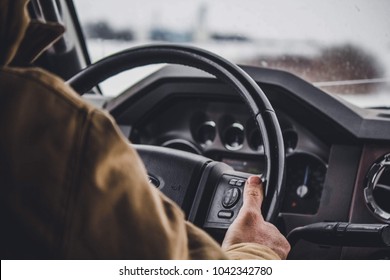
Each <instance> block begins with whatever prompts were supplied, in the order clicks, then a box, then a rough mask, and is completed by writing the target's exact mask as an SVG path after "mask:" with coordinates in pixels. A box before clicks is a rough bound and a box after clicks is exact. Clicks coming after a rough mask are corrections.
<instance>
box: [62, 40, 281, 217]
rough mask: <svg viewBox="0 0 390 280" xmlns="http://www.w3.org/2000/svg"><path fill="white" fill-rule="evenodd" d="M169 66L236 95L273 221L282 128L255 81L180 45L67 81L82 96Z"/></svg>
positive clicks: (92, 68)
mask: <svg viewBox="0 0 390 280" xmlns="http://www.w3.org/2000/svg"><path fill="white" fill-rule="evenodd" d="M159 63H169V64H179V65H186V66H190V67H194V68H198V69H200V70H203V71H205V72H208V73H209V74H212V75H214V76H216V77H217V78H218V79H220V80H222V81H224V82H225V83H227V84H228V85H230V86H231V87H232V88H233V89H235V91H237V92H238V93H239V95H240V96H241V98H242V99H243V100H244V102H245V103H246V105H247V106H248V107H249V109H250V112H251V114H252V116H253V118H254V120H255V123H256V125H257V127H258V128H259V131H260V135H261V137H262V140H263V145H264V155H265V158H266V172H265V173H264V174H263V180H264V184H265V196H264V201H263V206H262V212H263V215H264V218H265V220H267V221H269V222H274V221H275V219H276V217H277V215H278V213H279V209H280V206H281V205H280V202H281V199H282V195H283V193H284V166H285V153H284V143H283V138H282V133H281V129H280V126H279V122H278V120H277V117H276V114H275V111H274V110H273V108H272V106H271V104H270V102H269V100H268V98H267V97H266V95H265V94H264V92H263V91H262V90H261V88H260V87H259V86H258V85H257V84H256V82H255V81H254V80H253V79H252V78H251V77H250V76H249V75H248V74H247V73H246V72H244V71H243V70H242V69H241V68H240V67H238V66H237V65H235V64H233V63H231V62H229V61H228V60H226V59H224V58H222V57H220V56H218V55H216V54H213V53H211V52H209V51H206V50H203V49H200V48H196V47H192V46H182V45H171V44H169V45H147V46H141V47H135V48H130V49H126V50H124V51H121V52H118V53H116V54H113V55H111V56H108V57H106V58H104V59H102V60H100V61H98V62H96V63H94V64H91V65H89V66H88V67H86V68H85V69H83V70H81V71H80V72H79V73H77V74H76V75H75V76H73V77H72V78H71V79H69V80H68V81H67V83H68V84H69V85H70V86H71V87H73V89H74V90H75V91H76V92H79V93H81V94H83V93H84V92H86V91H88V90H90V89H92V88H93V87H94V86H96V85H97V84H99V83H100V82H102V81H104V80H106V79H107V78H109V77H112V76H114V75H116V74H118V73H120V72H122V71H126V70H130V69H133V68H136V67H139V66H145V65H150V64H159Z"/></svg>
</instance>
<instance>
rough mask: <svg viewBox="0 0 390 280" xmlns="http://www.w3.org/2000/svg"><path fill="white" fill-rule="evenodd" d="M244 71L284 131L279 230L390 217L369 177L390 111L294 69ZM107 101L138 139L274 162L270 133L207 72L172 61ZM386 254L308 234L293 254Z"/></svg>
mask: <svg viewBox="0 0 390 280" xmlns="http://www.w3.org/2000/svg"><path fill="white" fill-rule="evenodd" d="M243 69H244V70H245V71H247V73H248V74H249V75H251V76H252V78H254V80H255V81H256V82H257V83H258V84H259V85H260V86H261V88H262V89H263V90H264V92H265V94H266V95H267V97H268V99H269V100H270V102H271V104H272V106H273V108H274V109H275V112H276V114H277V117H278V120H279V123H280V126H281V130H282V134H283V140H284V145H285V152H286V173H285V182H286V194H285V197H284V201H283V203H282V207H281V212H280V214H279V217H278V220H277V222H276V225H277V227H278V228H279V230H280V231H281V232H282V233H284V234H286V235H287V234H288V233H289V232H291V231H292V230H293V229H295V228H297V227H301V226H305V225H309V224H313V223H318V222H350V223H351V222H352V223H369V224H372V223H383V221H382V220H380V219H378V218H376V217H375V215H373V214H372V211H371V210H370V209H369V207H368V206H367V205H366V203H365V201H364V188H365V187H364V185H365V182H366V179H365V178H366V176H367V173H368V172H369V169H370V166H372V165H373V164H374V163H375V162H376V161H378V159H379V158H381V157H383V155H385V154H389V153H390V145H389V144H388V143H390V131H389V130H388V127H389V125H390V114H388V112H387V111H381V110H364V109H361V108H357V107H354V106H353V105H350V104H348V103H346V102H345V101H343V100H341V99H339V98H337V97H334V96H330V95H329V94H326V93H325V92H323V91H321V90H320V89H318V88H316V87H314V86H312V85H310V84H308V83H306V82H305V81H303V80H301V79H299V78H298V77H296V76H294V75H291V74H289V73H286V72H282V71H277V70H271V69H262V68H253V67H244V68H243ZM105 108H106V109H107V110H108V111H109V112H110V113H111V114H112V115H113V117H114V118H115V120H116V121H117V123H118V124H119V126H120V128H121V129H122V132H123V133H124V135H125V136H126V137H127V138H128V139H130V140H131V142H133V143H136V144H148V145H155V146H164V147H169V148H173V149H179V150H184V151H188V152H191V153H194V154H199V155H202V156H205V157H208V158H211V159H214V160H217V161H221V162H224V163H226V164H228V165H230V166H231V167H233V168H234V169H235V170H237V171H243V172H249V173H255V174H258V173H262V172H263V171H264V169H265V168H266V167H265V166H264V162H265V161H264V152H263V148H262V140H261V139H260V137H259V132H258V131H257V129H256V128H255V127H254V124H253V121H252V119H251V118H252V117H251V114H250V112H249V111H248V110H247V108H246V106H245V105H244V103H243V102H242V101H241V99H240V98H239V97H238V95H237V94H236V93H235V92H234V90H232V89H230V88H229V87H228V86H226V85H225V84H223V83H222V82H219V81H217V80H216V79H215V78H214V77H213V76H211V75H208V74H206V73H203V72H200V71H198V70H195V69H190V68H187V67H181V66H167V67H164V68H163V69H161V70H159V71H158V72H156V73H155V74H153V75H151V76H149V77H148V78H146V79H145V80H143V81H141V82H140V83H138V84H137V85H136V86H133V87H130V88H129V89H128V90H127V91H126V92H125V93H124V94H122V95H120V96H119V97H117V98H115V99H113V100H111V101H109V102H108V103H107V104H106V106H105ZM386 174H387V173H386ZM386 178H387V177H386ZM384 180H386V179H384ZM382 181H383V180H382ZM382 181H381V182H380V183H381V184H382V185H385V186H386V184H389V183H388V182H387V181H386V182H385V183H383V182H382ZM383 189H386V188H383ZM382 204H383V203H382ZM206 210H207V209H206ZM206 210H205V211H206ZM379 252H381V254H380V258H387V257H389V256H390V251H389V250H388V249H385V250H384V251H383V250H382V249H381V250H379ZM383 252H384V253H383ZM377 253H378V250H377V249H374V248H364V249H362V248H359V253H356V250H354V249H353V248H343V247H342V246H331V245H324V244H316V243H312V242H308V241H305V240H300V241H299V242H298V243H297V244H295V246H294V248H293V250H292V251H291V253H290V255H289V258H291V259H338V258H353V257H355V256H356V257H357V258H363V259H364V258H371V257H372V256H374V257H373V258H375V256H378V255H377Z"/></svg>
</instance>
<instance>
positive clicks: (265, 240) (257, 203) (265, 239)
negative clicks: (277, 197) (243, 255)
mask: <svg viewBox="0 0 390 280" xmlns="http://www.w3.org/2000/svg"><path fill="white" fill-rule="evenodd" d="M243 200H244V202H243V205H242V208H241V210H240V212H239V213H238V216H237V218H236V219H235V220H234V222H233V223H232V224H231V225H230V227H229V229H228V231H227V232H226V235H225V239H224V240H223V243H222V248H228V247H229V246H231V245H233V244H238V243H244V242H251V243H258V244H261V245H265V246H267V247H269V248H271V249H272V250H274V251H275V253H276V254H278V255H279V257H280V258H281V259H286V257H287V254H288V252H289V251H290V244H289V243H288V242H287V240H286V238H285V237H284V236H283V235H282V234H281V233H280V232H279V230H278V229H277V228H276V227H275V226H274V225H273V224H271V223H268V222H266V221H264V218H263V216H262V215H261V212H260V209H261V204H262V202H263V187H262V182H261V179H260V178H259V177H257V176H251V177H249V178H248V180H247V182H246V185H245V188H244V195H243Z"/></svg>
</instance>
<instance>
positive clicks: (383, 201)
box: [364, 154, 390, 223]
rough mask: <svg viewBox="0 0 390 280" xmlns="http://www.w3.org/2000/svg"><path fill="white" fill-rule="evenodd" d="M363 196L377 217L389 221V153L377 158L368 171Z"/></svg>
mask: <svg viewBox="0 0 390 280" xmlns="http://www.w3.org/2000/svg"><path fill="white" fill-rule="evenodd" d="M364 198H365V200H366V203H367V206H368V208H369V209H370V210H371V211H372V213H373V214H374V215H375V216H376V217H377V218H379V219H380V220H382V221H383V222H386V223H390V154H387V155H384V156H383V157H381V158H380V159H378V161H376V162H375V163H374V164H373V165H372V166H371V168H370V170H369V171H368V173H367V177H366V187H365V189H364Z"/></svg>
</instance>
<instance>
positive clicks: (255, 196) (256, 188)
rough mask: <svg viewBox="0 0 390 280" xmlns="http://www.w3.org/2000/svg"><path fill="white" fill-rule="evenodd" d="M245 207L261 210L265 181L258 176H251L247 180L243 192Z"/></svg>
mask: <svg viewBox="0 0 390 280" xmlns="http://www.w3.org/2000/svg"><path fill="white" fill-rule="evenodd" d="M243 193H244V194H243V206H242V207H243V208H246V209H251V208H252V209H256V210H258V211H260V208H261V204H262V203H263V198H264V195H263V182H262V181H261V179H260V177H258V176H250V177H249V178H248V180H247V181H246V185H245V187H244V192H243Z"/></svg>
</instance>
